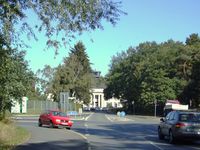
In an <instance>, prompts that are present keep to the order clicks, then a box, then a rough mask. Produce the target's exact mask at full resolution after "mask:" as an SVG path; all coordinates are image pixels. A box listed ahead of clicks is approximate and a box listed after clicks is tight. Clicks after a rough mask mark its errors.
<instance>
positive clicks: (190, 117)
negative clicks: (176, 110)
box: [179, 113, 200, 123]
mask: <svg viewBox="0 0 200 150" xmlns="http://www.w3.org/2000/svg"><path fill="white" fill-rule="evenodd" d="M179 120H180V121H184V122H199V123H200V114H195V113H191V114H180V117H179Z"/></svg>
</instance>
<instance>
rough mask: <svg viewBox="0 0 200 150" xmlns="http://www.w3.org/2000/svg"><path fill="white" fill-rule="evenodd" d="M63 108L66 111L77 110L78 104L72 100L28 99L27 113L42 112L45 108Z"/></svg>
mask: <svg viewBox="0 0 200 150" xmlns="http://www.w3.org/2000/svg"><path fill="white" fill-rule="evenodd" d="M59 108H60V109H61V110H62V111H64V112H70V111H77V110H78V108H77V105H76V104H75V103H74V102H72V101H71V100H66V102H65V103H60V104H59V103H58V102H52V101H49V100H46V101H39V100H28V101H27V113H28V114H40V113H41V112H44V111H45V110H57V109H59Z"/></svg>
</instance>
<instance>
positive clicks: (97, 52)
mask: <svg viewBox="0 0 200 150" xmlns="http://www.w3.org/2000/svg"><path fill="white" fill-rule="evenodd" d="M199 6H200V1H199V0H123V2H122V10H123V11H125V12H127V13H128V15H122V16H121V17H120V20H119V22H118V24H117V25H116V26H115V27H113V26H112V25H110V24H109V23H106V22H103V25H104V30H95V31H92V32H91V33H84V34H83V35H81V36H80V37H77V39H76V40H74V41H73V42H72V43H71V46H73V45H74V44H75V43H76V42H77V41H82V42H83V43H84V45H85V47H86V52H87V54H88V56H89V59H90V62H91V63H93V65H92V68H93V69H94V70H97V71H101V73H102V75H105V74H107V73H108V69H109V64H110V61H111V58H112V56H113V55H116V53H120V52H121V51H122V50H127V49H128V47H130V46H133V47H136V46H138V44H139V43H142V42H146V41H156V42H158V43H160V42H164V41H167V40H169V39H173V40H175V41H182V42H185V39H186V37H188V36H189V35H190V34H192V33H198V34H199V35H200V19H199V18H200V9H199ZM38 38H39V41H37V42H35V41H33V40H31V41H29V44H30V45H31V48H29V49H28V50H27V56H26V59H27V60H28V61H29V66H30V68H31V69H32V70H33V71H34V72H36V70H37V69H42V68H43V67H44V65H45V64H48V65H50V66H52V67H56V66H57V65H58V64H60V63H62V60H63V57H66V56H67V55H68V52H69V51H68V50H69V48H66V49H60V51H59V55H58V56H56V58H54V51H53V50H51V49H49V50H48V51H43V48H44V47H45V39H44V37H43V36H42V34H39V37H38ZM91 39H93V41H94V42H91Z"/></svg>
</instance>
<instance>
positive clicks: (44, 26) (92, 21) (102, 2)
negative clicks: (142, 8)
mask: <svg viewBox="0 0 200 150" xmlns="http://www.w3.org/2000/svg"><path fill="white" fill-rule="evenodd" d="M120 6H121V2H113V1H112V0H87V1H83V0H70V1H69V0H61V1H57V0H46V1H44V0H28V1H24V0H14V1H13V0H6V1H5V0H0V22H1V23H0V28H1V29H2V30H0V34H2V35H3V39H5V41H6V42H7V43H9V44H11V43H12V45H18V46H20V45H21V44H23V41H22V39H20V36H19V35H20V34H22V33H26V34H27V36H28V37H34V38H35V39H37V37H36V35H35V32H38V31H39V32H41V31H44V33H45V35H46V37H47V38H48V40H47V46H54V47H55V48H56V49H58V47H59V46H60V41H58V40H57V37H61V39H62V42H63V44H66V43H68V42H69V41H70V40H71V39H72V38H74V37H75V35H76V33H79V34H80V33H82V32H83V31H90V30H94V29H96V28H101V29H102V28H103V26H102V24H101V20H103V19H104V20H106V21H108V22H110V23H112V24H116V22H117V20H118V19H119V16H120V14H124V12H122V11H121V10H120V9H119V8H120ZM27 12H29V13H33V14H35V15H37V17H38V21H34V22H31V23H29V22H28V20H27V17H28V16H27V15H26V14H27ZM20 41H22V42H20Z"/></svg>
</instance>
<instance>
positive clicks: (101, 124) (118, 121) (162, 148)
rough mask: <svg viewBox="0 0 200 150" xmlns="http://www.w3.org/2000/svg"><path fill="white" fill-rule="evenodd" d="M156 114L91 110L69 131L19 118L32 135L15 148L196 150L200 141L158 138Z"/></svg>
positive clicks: (29, 149)
mask: <svg viewBox="0 0 200 150" xmlns="http://www.w3.org/2000/svg"><path fill="white" fill-rule="evenodd" d="M158 123H159V118H155V117H144V116H127V117H126V118H120V117H117V115H111V114H104V113H100V112H96V113H92V114H91V115H90V116H88V117H87V118H85V120H75V121H74V126H73V128H72V129H71V131H68V130H66V129H50V128H48V127H42V128H39V127H37V122H36V120H33V121H29V122H28V120H24V119H22V120H20V121H19V125H21V126H23V127H25V128H27V129H28V130H29V131H30V132H31V133H32V137H31V138H30V140H29V141H28V142H27V143H25V144H23V145H21V146H20V147H18V148H19V150H33V149H34V150H37V149H42V150H46V149H48V150H54V149H55V150H64V149H65V150H68V149H70V150H71V149H73V150H76V149H77V150H82V149H87V150H118V149H119V150H121V149H123V150H200V142H194V143H192V142H185V141H184V142H180V143H178V144H176V145H171V144H169V143H168V142H167V140H163V141H161V140H159V139H158V136H157V125H158Z"/></svg>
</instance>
